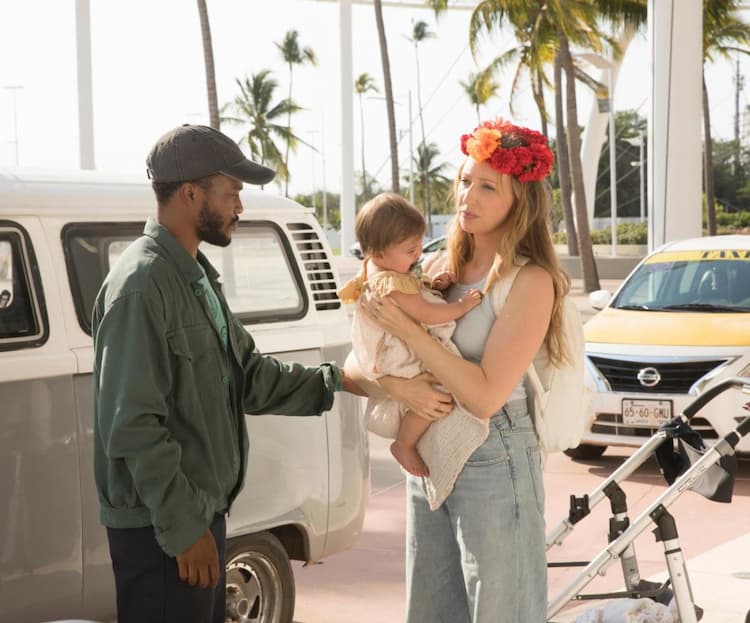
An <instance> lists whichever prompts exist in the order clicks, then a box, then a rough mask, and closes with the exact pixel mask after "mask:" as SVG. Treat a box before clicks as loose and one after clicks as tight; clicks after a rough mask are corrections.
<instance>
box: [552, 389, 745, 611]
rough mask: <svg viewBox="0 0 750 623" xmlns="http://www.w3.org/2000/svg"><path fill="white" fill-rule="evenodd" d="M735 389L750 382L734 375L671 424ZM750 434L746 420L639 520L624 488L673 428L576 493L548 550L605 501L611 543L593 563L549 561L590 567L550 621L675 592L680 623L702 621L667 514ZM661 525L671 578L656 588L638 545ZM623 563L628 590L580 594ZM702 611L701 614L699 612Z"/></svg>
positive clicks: (555, 603) (563, 594)
mask: <svg viewBox="0 0 750 623" xmlns="http://www.w3.org/2000/svg"><path fill="white" fill-rule="evenodd" d="M731 388H740V390H741V391H742V392H743V393H745V394H750V378H747V377H733V378H730V379H727V380H725V381H723V382H722V383H719V384H718V385H716V386H715V387H712V388H711V389H709V390H707V391H706V392H705V393H704V394H701V395H700V396H699V397H698V398H696V399H695V400H694V401H693V402H691V403H690V404H689V405H688V406H687V407H686V408H685V409H684V411H683V412H682V413H681V414H679V415H677V416H675V417H674V418H672V420H671V421H670V422H672V423H676V422H678V421H680V422H683V423H686V424H687V423H689V421H690V419H691V418H692V417H693V415H695V413H697V412H698V411H699V410H700V409H701V408H703V406H705V405H706V404H707V403H708V402H709V401H711V400H713V399H714V398H715V397H716V396H717V395H719V394H721V393H723V392H724V391H726V390H728V389H731ZM749 432H750V416H747V417H745V418H744V419H743V420H742V421H741V422H740V423H739V424H738V425H737V427H736V428H735V429H734V430H733V431H731V432H729V433H727V434H726V435H725V436H724V437H723V438H721V439H720V440H719V441H717V442H716V443H715V444H714V445H713V446H711V447H710V448H708V449H707V450H706V452H705V454H703V456H701V457H700V459H698V460H697V461H696V462H695V463H693V464H692V465H691V466H690V468H689V469H687V470H686V471H685V472H684V473H683V474H682V475H681V476H680V477H679V478H677V479H676V480H675V481H674V482H673V483H672V485H670V486H669V487H668V488H667V489H666V490H665V491H664V492H663V493H662V494H661V495H659V496H658V497H657V498H656V499H655V500H654V501H653V502H652V503H651V504H650V505H649V506H648V507H647V508H646V509H645V510H644V511H643V512H642V513H641V514H640V515H639V516H638V517H636V518H635V519H634V520H633V522H632V523H631V522H630V520H629V518H628V515H627V505H626V503H625V493H624V491H623V490H622V489H621V488H620V487H619V484H618V483H620V482H621V481H623V480H625V479H626V478H627V477H628V476H630V475H631V474H632V473H633V472H635V470H636V469H638V467H640V466H641V465H642V464H643V463H644V462H645V461H646V460H647V459H648V458H649V457H650V456H651V455H652V454H653V453H654V451H655V450H656V448H658V447H659V446H660V445H661V444H662V443H663V442H664V441H665V440H667V439H670V438H672V437H673V435H671V434H670V432H669V431H668V430H664V429H660V430H659V431H657V433H655V434H654V435H653V436H652V437H650V438H649V439H648V440H647V441H646V442H645V443H644V444H643V445H642V446H641V447H640V448H639V449H638V450H637V451H636V452H634V453H633V454H632V455H631V456H630V458H628V460H627V461H625V462H624V463H623V464H622V465H621V466H620V467H619V468H618V469H617V470H615V471H614V472H613V473H612V474H611V475H610V477H609V478H607V479H606V480H605V481H604V482H602V483H601V484H600V485H599V486H598V487H596V489H594V490H593V491H592V492H591V493H590V494H587V495H584V496H582V497H576V496H574V495H571V496H570V497H571V503H570V512H569V515H568V517H567V518H565V519H563V521H561V522H560V523H559V524H558V525H557V526H555V527H554V528H553V529H552V530H550V531H549V532H548V533H547V550H549V549H550V548H551V547H552V546H554V545H560V544H562V542H563V540H564V539H565V537H566V536H567V535H568V534H569V533H570V532H572V530H573V527H574V525H575V524H576V523H578V522H579V521H580V520H581V519H583V518H584V517H586V516H587V515H588V514H589V513H590V511H591V509H592V508H593V507H594V506H596V505H597V504H598V503H599V502H601V501H602V500H603V499H604V498H605V497H608V498H609V499H610V503H611V507H612V518H611V519H610V532H609V544H608V545H607V547H605V548H604V549H603V550H602V551H601V552H600V553H599V554H598V555H597V556H595V557H594V558H593V560H591V561H590V562H588V563H585V562H563V563H550V564H549V566H550V567H556V566H557V567H559V566H565V567H572V566H585V568H584V569H583V570H582V571H581V572H580V574H579V575H578V576H577V577H575V578H574V579H573V581H571V582H570V583H569V584H568V585H567V586H566V587H565V588H564V589H563V590H562V591H560V592H559V593H558V594H557V595H556V596H554V597H553V598H552V599H551V600H550V602H549V604H548V606H547V618H548V619H550V617H553V616H554V615H556V614H557V613H558V612H560V610H562V609H563V608H564V607H565V606H566V605H567V604H568V603H569V602H570V601H573V600H585V599H605V598H609V597H632V598H639V597H652V598H655V599H657V600H659V598H660V597H661V598H663V597H664V596H665V595H668V594H669V593H670V589H669V585H670V583H671V586H672V589H671V592H672V593H673V594H674V600H675V604H676V606H677V613H678V615H679V620H680V622H681V623H697V621H698V620H699V618H700V616H701V614H702V612H701V610H700V608H697V607H696V606H695V604H694V602H693V593H692V589H691V587H690V579H689V577H688V573H687V568H686V567H685V560H684V557H683V555H682V549H681V548H680V544H679V538H678V536H679V535H678V533H677V525H676V522H675V520H674V518H673V517H672V515H670V514H669V512H668V511H667V507H669V505H670V504H672V503H673V502H674V501H675V500H676V499H677V498H678V497H680V495H682V493H684V492H685V491H686V490H687V489H688V488H689V487H690V486H691V485H693V484H694V483H695V482H696V481H697V480H698V479H699V478H700V477H701V476H702V475H703V474H704V472H705V471H706V470H707V469H708V468H709V467H711V466H712V465H714V464H716V463H718V462H719V461H720V460H721V458H722V457H723V456H728V455H733V454H734V451H735V447H736V446H737V444H738V443H739V441H740V439H741V438H742V437H744V436H745V435H746V434H747V433H749ZM652 524H656V529H655V530H654V534H655V535H656V540H657V541H662V543H663V545H664V556H665V559H666V563H667V570H668V573H669V579H668V580H667V581H666V582H665V583H664V584H661V585H659V584H654V583H651V582H645V581H643V580H641V578H640V574H639V572H638V564H637V559H636V555H635V547H634V545H633V541H634V540H635V538H636V537H637V536H638V535H640V534H641V533H642V532H644V531H645V530H646V529H647V528H648V527H649V526H652ZM618 559H619V560H620V562H621V564H622V570H623V575H624V579H625V587H626V591H624V592H619V593H603V594H591V595H581V593H580V591H581V590H582V589H583V588H584V587H585V586H587V585H588V584H589V583H590V582H591V581H592V580H593V579H594V578H595V577H597V576H598V575H604V571H605V570H606V569H607V567H609V566H610V565H611V564H612V563H614V562H615V561H616V560H618ZM696 611H697V612H696Z"/></svg>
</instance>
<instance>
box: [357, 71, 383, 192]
mask: <svg viewBox="0 0 750 623" xmlns="http://www.w3.org/2000/svg"><path fill="white" fill-rule="evenodd" d="M354 92H355V93H356V94H357V96H358V97H359V125H360V127H361V128H362V199H363V201H367V194H368V189H369V187H368V184H367V177H366V176H367V169H366V168H365V113H364V108H363V107H362V96H363V95H364V94H365V93H370V92H372V93H377V92H378V86H377V84H375V79H374V78H373V77H372V76H371V75H370V74H368V73H367V72H364V73H361V74H359V77H358V78H357V80H356V81H355V82H354Z"/></svg>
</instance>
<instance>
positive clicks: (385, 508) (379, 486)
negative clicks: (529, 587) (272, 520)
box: [294, 435, 750, 623]
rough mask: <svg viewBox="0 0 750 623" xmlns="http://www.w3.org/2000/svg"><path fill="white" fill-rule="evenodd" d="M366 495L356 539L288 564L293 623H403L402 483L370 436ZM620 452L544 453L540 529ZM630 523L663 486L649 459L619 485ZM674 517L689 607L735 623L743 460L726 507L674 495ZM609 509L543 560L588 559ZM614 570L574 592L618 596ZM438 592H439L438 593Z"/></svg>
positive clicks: (572, 614) (566, 615)
mask: <svg viewBox="0 0 750 623" xmlns="http://www.w3.org/2000/svg"><path fill="white" fill-rule="evenodd" d="M370 443H371V447H370V452H371V454H370V456H371V466H372V482H373V491H372V495H371V498H370V502H369V505H368V509H367V515H366V518H365V525H364V529H363V533H362V536H361V538H360V540H359V542H358V543H357V545H356V546H355V547H354V548H353V549H352V550H350V551H347V552H344V553H341V554H337V555H336V556H333V557H331V558H329V559H327V560H325V561H324V562H323V563H321V564H319V565H310V566H307V567H303V566H302V565H301V564H300V563H295V564H294V572H295V578H296V582H297V607H296V611H295V618H294V620H295V622H296V623H353V622H355V623H382V622H383V621H388V622H393V623H397V622H399V621H403V620H404V521H405V502H404V481H403V477H402V475H401V473H400V470H399V468H398V466H397V465H396V463H395V461H394V460H393V459H392V458H391V457H390V453H389V451H388V445H389V443H390V442H389V441H388V440H383V439H381V438H379V437H376V436H374V435H371V436H370ZM629 455H630V451H629V450H627V449H617V448H614V449H610V450H608V451H607V453H605V455H604V456H603V457H602V458H601V459H599V460H597V461H591V462H586V463H584V462H574V461H571V460H570V459H568V458H567V457H566V456H565V455H563V454H557V455H553V456H551V457H549V460H548V462H547V464H546V466H545V474H544V483H545V491H546V513H545V516H546V518H547V526H548V529H549V528H551V527H553V526H555V525H557V524H558V522H559V521H561V520H562V519H563V518H564V517H566V516H567V509H568V503H569V502H568V499H569V496H570V495H571V494H575V495H582V494H584V493H588V492H590V491H592V490H593V489H595V488H596V487H597V486H598V485H599V483H600V482H601V481H602V480H603V479H605V478H607V477H608V476H609V475H610V474H611V473H612V472H613V471H614V470H615V469H617V467H618V466H619V465H620V464H621V463H622V462H623V461H624V460H626V459H627V458H628V456H629ZM622 487H623V489H624V490H625V491H626V493H627V497H628V506H629V509H630V517H631V519H634V518H635V517H637V516H638V515H639V514H640V513H641V512H642V511H643V510H644V509H645V508H646V507H647V506H648V505H649V504H650V503H651V502H652V501H653V500H655V499H656V498H657V497H658V496H659V495H660V494H661V493H662V492H663V491H664V490H665V489H666V483H665V482H664V480H663V479H662V477H661V475H660V474H659V472H658V469H657V468H656V465H655V463H654V462H653V461H651V462H649V463H647V464H644V465H643V466H642V467H641V468H639V469H638V470H637V471H636V473H635V474H633V476H631V478H629V479H628V480H627V481H625V482H624V483H623V484H622ZM670 512H671V513H672V514H673V515H674V516H675V518H676V521H677V527H678V530H679V534H680V545H681V547H682V550H683V553H684V556H685V559H686V561H687V568H688V574H689V577H690V582H691V585H692V589H693V594H694V597H695V602H696V603H697V604H698V605H700V606H701V607H702V608H703V609H704V612H705V614H704V617H703V621H706V622H708V623H742V622H743V621H745V614H746V612H747V611H748V609H750V536H748V535H747V534H745V533H746V531H747V521H748V520H747V518H748V516H749V513H750V461H742V462H741V465H740V471H739V474H738V478H737V483H736V486H735V497H734V500H733V501H732V503H731V504H718V503H715V502H709V501H708V500H706V499H705V498H703V497H701V496H699V495H698V494H696V493H693V492H686V493H684V494H683V495H682V496H681V497H680V498H678V499H677V501H676V502H674V504H672V506H670ZM609 516H610V513H609V505H608V504H607V503H606V502H602V503H601V504H599V505H598V506H597V507H596V508H595V509H593V511H592V514H591V515H590V516H589V517H587V518H586V519H584V520H583V521H582V522H581V523H580V524H578V525H577V526H576V528H575V529H574V530H573V531H572V532H571V533H570V534H569V535H568V537H567V538H566V539H565V541H564V542H563V544H562V545H561V546H554V547H553V548H552V549H550V551H549V555H548V558H549V560H550V561H568V560H591V559H592V558H593V557H594V556H596V555H597V554H598V553H599V552H600V551H602V550H603V548H605V547H606V544H607V530H608V520H609ZM635 545H636V552H637V558H638V564H639V569H640V572H641V576H642V577H644V578H649V579H652V580H657V579H658V580H664V579H665V577H666V573H665V569H666V565H665V560H664V552H663V547H662V545H661V544H659V543H656V542H655V540H654V538H653V536H652V535H651V531H650V528H649V529H647V530H646V531H644V532H643V533H642V534H641V535H640V536H639V537H638V538H637V539H636V541H635ZM579 573H580V568H570V569H559V568H555V569H550V571H549V594H550V597H554V596H555V595H557V594H558V593H560V592H561V591H562V590H563V589H564V588H565V587H566V586H567V585H568V584H569V583H570V582H571V581H573V579H574V578H576V576H577V575H578V574H579ZM622 585H623V579H622V572H621V571H620V566H619V563H618V562H617V561H615V562H613V564H612V565H611V566H610V567H609V568H608V569H607V573H606V575H604V576H603V577H598V578H596V579H595V580H593V581H592V582H591V583H590V584H589V585H588V586H587V587H586V588H585V589H584V590H583V592H584V593H592V592H593V593H599V592H604V591H612V590H621V589H622ZM438 590H439V589H438ZM597 605H602V602H586V605H580V603H578V604H571V606H570V609H569V610H567V611H564V612H563V613H561V614H560V615H557V616H556V617H554V619H553V620H554V621H559V622H560V623H565V622H570V621H574V620H575V618H576V617H577V616H578V615H581V614H583V612H585V611H586V610H589V609H591V608H594V607H596V606H597Z"/></svg>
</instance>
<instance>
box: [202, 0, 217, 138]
mask: <svg viewBox="0 0 750 623" xmlns="http://www.w3.org/2000/svg"><path fill="white" fill-rule="evenodd" d="M198 15H199V16H200V22H201V39H202V41H203V65H204V67H205V68H206V95H207V96H208V118H209V123H210V124H211V127H212V128H215V129H217V130H218V129H219V125H220V123H221V122H220V120H219V103H218V99H217V96H216V73H215V72H214V48H213V44H212V43H211V24H210V23H209V21H208V8H207V7H206V0H198Z"/></svg>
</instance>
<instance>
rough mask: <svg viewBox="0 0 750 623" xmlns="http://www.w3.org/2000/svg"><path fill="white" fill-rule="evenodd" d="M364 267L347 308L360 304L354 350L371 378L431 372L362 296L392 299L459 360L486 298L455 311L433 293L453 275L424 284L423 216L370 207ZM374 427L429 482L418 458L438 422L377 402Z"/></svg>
mask: <svg viewBox="0 0 750 623" xmlns="http://www.w3.org/2000/svg"><path fill="white" fill-rule="evenodd" d="M355 231H356V235H357V240H358V241H359V244H360V246H361V248H362V253H363V255H364V260H363V264H362V270H361V272H360V274H359V276H357V277H356V278H354V279H352V280H351V281H349V282H348V283H347V284H346V285H345V286H344V287H343V288H342V289H341V291H340V292H339V297H340V298H341V300H343V301H344V302H345V303H354V302H357V306H356V307H355V311H354V318H353V321H352V346H353V350H354V355H355V356H356V358H357V362H358V363H359V367H360V369H361V371H362V374H363V375H364V377H365V378H368V379H370V380H376V379H378V378H380V377H382V376H400V377H405V378H411V377H413V376H416V375H417V374H420V373H421V372H424V371H425V367H424V366H423V364H422V362H421V361H420V360H419V359H417V357H416V356H415V355H414V353H413V352H412V351H411V350H410V349H409V348H408V347H407V346H406V344H404V342H402V341H401V340H399V339H398V338H396V337H394V336H392V335H390V334H388V333H386V332H385V331H383V329H381V328H380V327H379V326H378V325H377V323H375V322H374V321H373V320H372V319H371V318H370V317H369V316H368V314H367V312H366V311H365V310H364V309H363V308H362V301H361V300H360V295H361V294H362V293H363V292H364V291H365V290H370V291H371V292H372V293H373V294H377V295H378V296H390V297H391V298H392V299H393V300H394V301H395V302H396V303H397V304H398V305H399V307H401V309H402V310H403V311H404V312H406V313H407V314H409V315H410V316H411V317H412V318H414V319H415V320H417V321H418V322H420V323H422V324H423V325H425V327H426V328H427V330H428V331H429V333H430V334H431V335H432V336H433V337H434V338H435V339H437V340H438V341H439V342H440V343H441V344H443V345H444V346H445V347H446V348H448V349H449V350H451V351H452V352H456V350H455V346H454V345H453V343H452V342H451V341H450V338H451V335H452V334H453V329H454V328H455V322H454V321H455V320H456V319H457V318H460V317H461V316H463V315H464V314H465V313H467V312H468V311H469V310H471V309H473V308H474V307H476V306H477V305H479V304H480V303H481V301H482V293H481V292H480V291H479V290H470V291H469V292H467V294H466V295H465V297H463V298H461V299H459V300H458V301H456V302H455V303H447V302H446V301H444V300H443V298H442V297H441V296H440V295H439V294H438V293H436V292H434V291H433V290H445V289H447V288H448V287H449V286H450V285H451V284H452V283H453V281H454V279H453V276H452V275H451V274H450V273H447V272H446V273H441V274H440V275H438V276H436V277H435V278H434V279H432V280H430V279H426V278H423V277H422V276H421V271H420V267H419V258H420V256H421V254H422V238H423V236H424V232H425V222H424V218H423V217H422V215H421V214H420V213H419V211H418V210H417V209H416V208H415V207H414V206H412V205H411V204H410V203H409V202H408V201H407V200H406V199H404V198H403V197H401V196H400V195H397V194H394V193H381V194H379V195H378V196H376V197H375V198H374V199H372V200H371V201H369V202H367V203H366V204H365V205H364V206H363V207H362V209H361V210H360V212H359V214H358V215H357V220H356V224H355ZM367 420H368V421H367V425H368V428H369V429H370V430H371V431H373V432H374V433H376V434H378V435H381V436H383V437H388V438H395V441H394V442H393V443H392V444H391V452H392V453H393V456H394V457H395V458H396V460H397V461H398V462H399V463H400V464H401V466H402V467H403V468H404V469H405V470H406V471H408V472H409V473H410V474H413V475H415V476H428V475H429V472H428V469H427V466H426V465H425V463H424V461H423V460H422V458H421V457H420V455H419V453H418V452H417V442H418V441H419V438H420V437H421V436H422V434H423V433H424V432H425V431H426V430H427V427H428V426H429V425H430V423H431V421H432V420H429V419H427V418H426V417H422V416H421V415H419V414H417V413H415V412H413V411H410V410H408V409H406V407H405V406H403V405H402V404H400V403H398V402H396V401H394V400H391V399H384V400H376V399H372V398H371V399H370V400H369V402H368V408H367Z"/></svg>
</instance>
